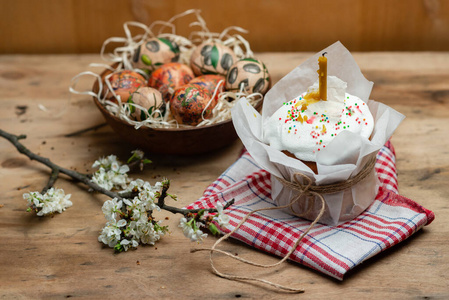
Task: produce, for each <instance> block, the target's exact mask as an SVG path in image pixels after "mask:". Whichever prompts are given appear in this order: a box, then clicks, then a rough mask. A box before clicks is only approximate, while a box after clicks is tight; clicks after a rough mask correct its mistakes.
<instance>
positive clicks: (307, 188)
mask: <svg viewBox="0 0 449 300" xmlns="http://www.w3.org/2000/svg"><path fill="white" fill-rule="evenodd" d="M375 163H376V156H375V155H373V156H372V157H371V158H370V160H369V161H368V162H367V163H366V164H365V165H364V166H363V168H362V170H361V171H360V172H359V173H357V174H356V175H355V176H354V177H351V178H349V179H348V180H345V181H341V182H338V183H335V184H329V185H321V186H319V185H314V184H313V182H312V179H310V178H309V177H308V176H306V175H304V174H302V173H299V172H297V173H295V174H294V175H293V181H292V182H290V181H287V180H285V179H284V178H279V177H276V178H277V180H279V181H280V182H281V183H282V184H283V185H284V186H285V187H287V188H290V189H291V190H294V191H297V192H298V194H297V195H296V196H295V197H293V198H292V199H291V201H290V202H289V203H288V204H286V205H282V206H275V207H266V208H259V209H256V210H253V211H251V212H249V213H248V214H247V215H246V216H245V217H244V218H243V219H242V220H241V221H240V222H239V223H238V224H237V226H236V227H235V228H234V229H233V230H231V231H230V232H228V233H227V234H225V235H223V236H222V237H221V238H219V239H218V240H217V241H216V242H215V243H214V245H213V246H212V247H211V248H196V249H192V250H191V252H197V251H210V264H211V267H212V270H213V271H214V273H215V274H216V275H217V276H220V277H222V278H226V279H229V280H245V281H256V282H261V283H264V284H267V285H270V286H273V287H275V288H278V289H281V290H285V291H288V292H295V293H303V292H304V289H301V288H292V287H287V286H283V285H280V284H277V283H274V282H271V281H268V280H265V279H260V278H254V277H248V276H238V275H232V274H224V273H221V272H220V271H218V270H217V268H216V267H215V265H214V262H213V259H212V255H213V253H214V252H218V253H221V254H224V255H226V256H228V257H231V258H233V259H236V260H238V261H241V262H243V263H246V264H249V265H252V266H256V267H261V268H272V267H276V266H278V265H280V264H282V263H283V262H284V261H286V260H287V259H288V258H289V257H290V255H291V254H292V253H293V252H294V251H295V250H296V248H297V247H298V245H299V243H301V241H302V239H303V238H304V236H306V234H308V233H309V231H310V230H311V229H312V228H313V226H315V224H316V223H317V222H318V221H319V220H320V219H321V217H322V216H323V214H324V212H325V210H326V202H325V200H324V197H323V195H325V194H331V193H337V192H341V191H343V190H346V189H349V188H351V187H352V186H354V185H356V184H357V183H359V182H360V181H362V180H363V179H365V178H366V177H367V176H368V175H369V174H370V173H371V171H372V170H373V168H374V165H375ZM310 196H314V197H310ZM303 197H305V199H307V201H312V202H313V203H311V204H310V205H308V207H309V208H308V209H307V211H306V212H304V213H302V214H297V213H296V212H294V210H293V208H292V207H293V205H294V204H296V203H301V202H300V200H301V199H302V198H303ZM316 199H319V200H320V201H321V209H320V212H319V213H318V215H317V216H316V218H315V220H313V221H312V223H311V224H310V225H309V227H308V228H307V229H306V231H304V232H303V233H302V234H301V236H300V237H299V238H298V239H297V240H296V242H295V244H294V245H293V246H292V247H291V248H290V250H289V251H288V253H287V254H286V255H285V256H284V257H283V258H282V259H281V260H279V261H278V262H276V263H274V264H269V265H264V264H259V263H256V262H253V261H250V260H247V259H244V258H241V257H239V256H236V255H233V254H231V253H229V252H226V251H223V250H220V249H216V247H217V246H218V244H220V243H221V242H222V241H224V240H226V239H227V238H229V237H230V236H231V235H232V234H234V233H235V232H236V231H237V230H238V229H239V228H240V227H241V226H242V225H243V223H245V222H246V220H247V219H248V218H249V217H250V216H251V215H252V214H254V213H256V212H259V211H268V210H275V209H285V208H288V209H290V210H291V211H292V213H293V214H294V215H296V216H298V217H302V216H304V215H306V214H308V213H309V212H310V210H311V209H312V208H313V207H314V206H315V205H314V204H315V203H314V202H315V201H316Z"/></svg>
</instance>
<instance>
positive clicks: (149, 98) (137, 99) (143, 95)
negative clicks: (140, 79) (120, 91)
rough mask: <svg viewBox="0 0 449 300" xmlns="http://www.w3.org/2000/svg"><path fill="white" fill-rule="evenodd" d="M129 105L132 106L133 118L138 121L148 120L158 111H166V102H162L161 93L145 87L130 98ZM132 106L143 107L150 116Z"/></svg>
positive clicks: (156, 115)
mask: <svg viewBox="0 0 449 300" xmlns="http://www.w3.org/2000/svg"><path fill="white" fill-rule="evenodd" d="M128 103H130V104H131V105H129V109H130V112H131V116H132V117H133V118H134V119H135V120H137V121H143V120H146V119H147V118H148V116H149V115H152V114H153V112H154V111H155V110H156V109H160V110H163V109H165V106H164V100H162V95H161V93H160V92H159V91H158V90H156V89H153V88H151V87H143V88H140V89H138V90H137V91H135V92H134V93H133V94H132V95H131V97H129V99H128ZM132 104H137V105H140V106H142V107H143V108H145V110H146V112H148V114H147V113H146V112H145V111H143V110H141V109H140V108H139V107H137V106H134V105H132ZM153 116H154V117H159V116H160V115H159V114H155V115H153Z"/></svg>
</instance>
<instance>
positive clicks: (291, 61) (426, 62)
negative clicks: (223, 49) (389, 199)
mask: <svg viewBox="0 0 449 300" xmlns="http://www.w3.org/2000/svg"><path fill="white" fill-rule="evenodd" d="M258 56H259V58H261V59H262V60H263V61H264V62H265V63H266V65H267V67H268V68H269V70H270V71H271V74H272V77H273V80H274V82H276V81H278V80H279V79H280V78H281V77H282V76H284V75H285V74H287V73H288V72H289V71H290V70H291V69H292V68H293V67H294V66H296V65H298V64H300V63H301V62H302V61H304V60H305V59H306V58H308V57H309V56H310V53H262V54H260V55H258ZM354 57H355V59H356V61H357V62H358V64H359V65H360V66H361V69H362V71H363V73H364V74H365V76H366V77H367V78H368V79H369V80H372V81H374V83H375V85H374V90H373V92H372V98H373V99H375V100H377V101H381V102H384V103H386V104H387V105H390V106H391V107H393V108H395V109H396V110H398V111H400V112H402V113H403V114H405V115H406V116H407V118H406V120H405V121H404V122H403V123H402V125H401V126H400V127H399V129H398V130H397V131H396V133H395V134H394V137H393V139H392V141H393V144H394V146H395V148H396V153H397V168H398V172H399V189H400V192H401V194H402V195H404V196H406V197H409V198H411V199H414V200H415V201H417V202H418V203H420V204H421V205H423V206H424V207H426V208H428V209H430V210H433V211H434V212H435V214H436V219H435V221H434V222H433V223H432V224H431V225H429V226H427V227H425V228H424V229H422V230H421V231H420V232H418V233H417V234H415V235H414V236H413V237H411V238H410V239H409V240H406V241H404V242H402V243H400V244H399V245H397V246H395V247H393V248H392V249H389V250H387V251H385V252H384V253H382V254H381V255H378V256H377V257H374V258H372V259H370V260H369V261H367V262H365V263H364V264H362V265H361V266H358V267H357V268H356V269H355V270H353V271H351V272H350V273H349V274H348V275H347V276H346V278H345V280H344V281H342V282H339V281H336V280H334V279H331V278H329V277H327V276H325V275H322V274H319V273H317V272H314V271H312V270H310V269H307V268H305V267H302V266H299V265H297V264H294V263H285V264H283V265H282V266H281V267H279V268H277V269H275V270H269V271H263V270H257V269H256V270H254V271H251V272H252V274H253V275H258V276H259V277H263V278H266V279H268V280H271V281H274V282H279V283H283V284H286V285H289V286H302V287H303V288H304V289H305V290H306V292H305V294H302V295H299V296H298V295H289V294H279V293H276V292H274V291H273V290H270V289H266V288H262V287H260V286H258V285H253V284H245V283H241V282H234V281H228V280H225V279H221V278H218V277H216V276H214V275H213V274H212V272H211V269H210V266H209V261H208V254H207V253H204V252H199V253H193V254H192V253H190V249H191V248H192V247H193V246H195V244H192V243H191V242H190V241H188V240H187V239H186V238H184V237H183V235H182V232H181V231H180V230H179V229H178V228H177V225H178V222H179V218H180V216H178V215H172V214H170V213H168V212H161V213H160V214H158V215H157V216H158V218H159V219H161V220H163V221H164V224H166V225H169V226H170V228H171V234H170V236H166V237H164V238H163V239H162V240H161V241H160V242H158V243H157V244H156V246H155V247H151V246H148V247H141V246H139V248H138V250H137V251H128V252H127V253H122V254H119V255H116V254H114V253H113V250H112V249H110V248H104V247H102V245H101V244H100V243H99V242H98V241H97V237H98V235H99V232H100V230H101V229H102V228H103V226H104V224H105V219H104V217H103V214H102V212H101V206H102V203H103V202H104V201H105V200H106V199H107V197H106V196H104V195H99V194H92V193H89V192H88V191H87V190H86V189H85V188H84V187H83V186H81V185H77V184H74V183H73V182H72V181H70V180H68V179H67V178H66V177H64V176H63V178H62V179H59V180H58V181H57V182H56V186H57V187H60V188H63V189H64V190H65V191H66V193H70V194H72V197H71V199H72V201H73V203H74V205H73V207H71V208H69V209H68V210H67V211H66V212H64V213H63V214H57V215H55V216H54V217H53V218H39V217H36V216H34V215H32V214H31V213H27V212H26V211H25V210H26V202H25V200H23V199H22V194H23V193H24V192H28V191H38V190H41V189H42V187H43V186H44V185H45V183H46V181H47V178H48V169H47V168H46V167H45V166H42V165H40V164H38V163H36V162H32V161H30V160H29V159H28V158H26V157H25V156H23V155H21V154H19V153H18V152H17V151H16V149H15V148H14V147H13V146H12V145H11V144H10V143H9V142H7V141H6V140H3V139H0V165H1V167H0V177H1V181H0V191H1V195H0V206H1V208H0V237H1V242H0V266H1V267H0V298H1V299H25V298H45V299H53V298H56V299H59V298H69V297H86V298H102V299H118V298H123V297H126V298H134V299H140V298H145V297H148V298H150V297H154V298H158V299H164V298H181V297H182V298H186V299H194V298H202V299H231V298H240V297H241V298H257V299H280V298H282V299H288V298H299V297H301V298H302V299H310V298H312V299H387V298H388V299H411V298H412V299H415V298H420V299H421V298H422V299H424V298H425V299H427V298H431V299H433V298H438V299H448V298H449V287H448V285H449V278H448V277H449V272H448V267H449V225H448V223H447V222H446V220H447V219H448V204H447V199H448V195H449V184H448V182H449V159H448V155H449V152H448V145H449V143H448V134H447V133H446V132H445V130H446V129H447V128H449V53H355V54H354ZM91 62H101V61H100V58H99V56H98V55H48V56H22V55H17V56H16V55H12V56H9V55H8V56H0V90H1V93H0V105H1V109H0V128H1V129H3V130H6V131H9V132H11V133H14V134H26V135H27V136H28V137H27V139H26V140H23V143H24V144H25V145H26V146H27V147H28V148H29V149H31V150H32V151H35V152H37V153H39V154H40V155H42V156H45V157H50V158H51V159H52V160H53V161H54V162H56V163H58V164H60V165H62V166H65V167H68V168H72V169H76V170H79V171H82V172H88V171H90V170H91V164H92V162H93V161H94V160H95V159H97V158H98V157H100V156H104V155H108V154H112V153H114V154H116V155H118V156H119V157H121V158H122V159H126V158H127V157H128V155H129V153H130V151H131V150H133V149H134V147H133V146H132V145H127V144H126V143H124V142H122V141H121V140H120V139H119V138H118V137H117V136H116V135H115V134H114V132H113V131H112V130H111V129H110V128H109V127H102V128H100V129H97V130H93V131H89V132H86V133H84V134H79V135H76V136H73V137H66V136H65V135H67V134H68V133H72V132H75V131H77V130H81V129H84V128H87V127H91V126H94V125H97V124H101V123H103V122H104V120H103V119H102V116H101V115H100V113H99V111H98V110H97V109H96V107H95V106H94V104H93V102H92V99H91V98H90V97H89V96H79V95H70V94H69V92H68V87H69V85H70V80H71V78H72V77H73V76H75V75H76V74H78V73H79V72H82V71H85V70H86V69H89V68H88V64H89V63H91ZM91 83H92V81H91V80H86V81H85V82H84V81H82V82H80V83H79V85H78V87H79V89H88V88H90V86H91ZM40 105H42V106H44V107H45V108H46V109H47V111H44V110H42V109H40V107H39V106H40ZM241 147H242V145H241V143H240V142H239V141H236V142H235V143H233V144H232V145H230V146H229V147H227V148H225V149H222V150H220V151H217V152H215V153H210V154H207V155H201V156H194V157H173V156H170V157H167V156H163V155H150V157H151V159H152V160H153V161H154V163H153V164H151V165H150V166H149V167H148V168H147V169H146V170H145V171H144V172H143V173H142V174H139V175H136V177H137V176H139V177H141V178H144V179H146V180H149V181H152V182H154V181H156V180H160V179H161V177H162V176H166V177H168V178H170V179H171V182H172V186H171V189H170V190H171V192H173V193H175V194H177V195H178V196H179V200H178V203H176V205H177V206H179V207H181V206H184V205H187V204H189V203H191V202H193V201H195V200H196V199H197V198H199V197H200V196H201V195H202V191H203V190H204V189H205V188H206V187H207V186H208V185H209V184H210V183H211V182H212V181H213V180H214V179H216V178H217V177H218V176H219V175H220V174H221V173H222V172H223V171H224V170H225V169H226V168H227V167H228V166H229V165H230V164H231V163H232V162H233V161H235V159H236V158H237V157H238V155H239V151H240V150H241ZM214 241H215V238H214V237H209V238H207V239H206V240H205V242H204V244H203V246H205V247H208V246H211V245H212V243H213V242H214ZM223 248H224V249H225V250H228V251H231V252H234V253H238V255H240V256H242V257H251V258H252V259H254V260H257V261H259V262H262V263H272V262H275V261H276V260H277V258H275V257H272V256H270V255H267V254H264V253H261V252H259V251H256V250H253V249H251V248H249V247H247V246H245V245H243V244H241V243H240V242H237V241H228V242H225V243H224V244H223ZM217 264H218V266H220V265H221V266H222V267H225V265H229V264H233V265H232V266H234V265H235V266H234V267H232V268H231V269H232V270H233V271H234V272H235V273H239V272H242V271H247V270H248V267H247V266H246V265H242V264H238V263H235V262H234V261H229V260H227V259H225V258H221V257H219V256H218V255H217ZM251 270H252V269H251ZM253 272H254V273H253Z"/></svg>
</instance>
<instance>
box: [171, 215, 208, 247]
mask: <svg viewBox="0 0 449 300" xmlns="http://www.w3.org/2000/svg"><path fill="white" fill-rule="evenodd" d="M178 227H181V228H182V232H183V233H184V236H185V237H187V238H189V239H190V240H191V241H192V242H198V243H199V242H201V241H202V240H203V239H204V238H206V237H207V233H203V232H202V231H201V230H200V229H199V228H197V226H196V224H194V220H190V221H187V219H186V218H181V220H180V221H179V225H178Z"/></svg>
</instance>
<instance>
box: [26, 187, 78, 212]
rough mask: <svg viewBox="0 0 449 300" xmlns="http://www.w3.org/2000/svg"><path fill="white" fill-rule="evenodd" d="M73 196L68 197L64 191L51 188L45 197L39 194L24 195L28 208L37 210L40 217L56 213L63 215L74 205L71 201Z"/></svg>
mask: <svg viewBox="0 0 449 300" xmlns="http://www.w3.org/2000/svg"><path fill="white" fill-rule="evenodd" d="M70 197H71V195H70V194H68V195H66V194H65V192H64V190H62V189H55V188H53V187H52V188H50V189H48V190H47V191H46V192H45V193H44V194H43V195H42V194H41V193H39V192H30V193H25V194H23V198H24V199H25V200H27V202H28V206H29V207H30V208H31V209H32V208H34V209H36V210H37V215H38V216H45V215H50V214H53V213H55V212H59V213H62V212H63V211H65V210H66V208H68V207H70V206H72V205H73V203H72V201H70V200H69V199H70Z"/></svg>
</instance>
